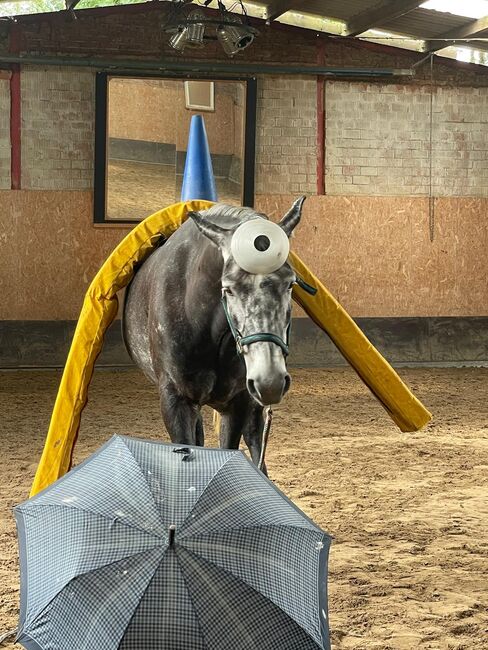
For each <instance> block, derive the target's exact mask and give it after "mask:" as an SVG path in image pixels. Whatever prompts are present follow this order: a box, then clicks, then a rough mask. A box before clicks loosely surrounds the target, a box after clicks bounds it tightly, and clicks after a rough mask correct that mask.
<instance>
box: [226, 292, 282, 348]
mask: <svg viewBox="0 0 488 650" xmlns="http://www.w3.org/2000/svg"><path fill="white" fill-rule="evenodd" d="M221 303H222V307H223V308H224V314H225V317H226V318H227V322H228V323H229V328H230V331H231V332H232V336H233V337H234V340H235V342H236V346H237V352H238V354H239V355H242V354H244V349H243V348H244V346H245V345H251V344H252V343H259V342H265V343H275V344H276V345H278V346H279V347H280V348H281V350H282V352H283V354H284V355H285V357H287V356H288V354H289V351H290V350H289V341H290V329H291V321H290V322H289V323H288V327H287V328H286V341H283V339H282V338H281V337H280V336H278V335H277V334H271V333H270V332H259V333H258V334H249V335H248V336H242V334H241V333H240V331H239V330H238V329H237V327H236V326H235V325H234V323H233V322H232V316H231V315H230V312H229V307H228V305H227V297H226V295H225V292H222V299H221Z"/></svg>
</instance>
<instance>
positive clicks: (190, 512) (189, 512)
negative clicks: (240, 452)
mask: <svg viewBox="0 0 488 650" xmlns="http://www.w3.org/2000/svg"><path fill="white" fill-rule="evenodd" d="M233 458H235V454H232V455H231V456H229V458H227V460H226V461H225V462H223V463H222V465H221V466H220V467H219V468H218V470H217V471H216V472H215V474H214V475H213V476H212V478H211V479H210V481H209V482H208V483H207V485H206V486H205V487H204V488H203V490H202V492H201V493H200V496H199V497H198V499H197V500H196V501H195V503H194V504H193V507H192V508H191V509H190V510H189V511H188V512H187V514H186V517H185V521H186V520H187V519H188V518H189V517H190V516H191V514H192V512H193V511H194V510H195V508H196V507H197V505H198V503H199V502H200V501H201V499H202V497H203V495H204V494H205V492H206V491H207V490H208V488H209V486H210V485H211V484H212V482H213V481H214V479H215V478H216V476H218V474H220V472H221V471H222V470H223V469H224V467H225V466H226V465H227V463H228V462H229V461H230V460H232V459H233ZM183 525H184V522H183Z"/></svg>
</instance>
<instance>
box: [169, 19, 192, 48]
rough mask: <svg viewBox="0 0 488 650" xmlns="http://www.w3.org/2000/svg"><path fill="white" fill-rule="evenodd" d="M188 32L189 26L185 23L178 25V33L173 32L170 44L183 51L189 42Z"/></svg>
mask: <svg viewBox="0 0 488 650" xmlns="http://www.w3.org/2000/svg"><path fill="white" fill-rule="evenodd" d="M187 32H188V28H187V27H185V26H184V25H178V27H177V31H176V34H173V36H172V37H171V38H170V39H169V44H170V45H171V47H172V48H173V49H175V50H178V52H183V50H184V49H185V46H186V43H187V38H188V36H187Z"/></svg>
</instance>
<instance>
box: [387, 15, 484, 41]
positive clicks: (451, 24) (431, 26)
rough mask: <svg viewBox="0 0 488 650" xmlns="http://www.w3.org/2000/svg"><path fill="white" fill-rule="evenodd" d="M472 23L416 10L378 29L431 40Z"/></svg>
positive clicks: (465, 19)
mask: <svg viewBox="0 0 488 650" xmlns="http://www.w3.org/2000/svg"><path fill="white" fill-rule="evenodd" d="M472 21H473V19H472V18H463V17H461V16H454V15H453V14H448V13H444V12H440V11H432V10H429V9H416V10H415V11H412V12H410V13H408V14H405V15H404V16H399V17H398V18H395V19H393V20H389V21H387V22H385V23H381V25H378V28H381V29H386V30H388V31H392V32H398V33H400V34H408V35H409V36H417V37H418V38H432V37H433V36H438V35H439V34H444V33H445V32H449V31H450V30H451V29H457V28H458V27H462V26H463V25H468V24H469V23H471V22H472Z"/></svg>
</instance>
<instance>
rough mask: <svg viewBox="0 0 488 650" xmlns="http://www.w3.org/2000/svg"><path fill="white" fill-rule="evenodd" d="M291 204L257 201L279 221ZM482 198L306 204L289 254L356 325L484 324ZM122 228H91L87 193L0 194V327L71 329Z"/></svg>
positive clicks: (486, 238) (487, 309) (485, 204)
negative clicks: (360, 320) (394, 321)
mask: <svg viewBox="0 0 488 650" xmlns="http://www.w3.org/2000/svg"><path fill="white" fill-rule="evenodd" d="M293 198H295V197H292V196H259V197H257V208H258V209H259V210H262V211H264V212H267V213H268V214H269V215H270V216H272V218H275V219H278V218H279V217H280V216H281V215H282V214H283V213H284V212H285V211H286V210H287V209H288V208H289V206H290V205H291V202H292V200H293ZM487 213H488V199H470V198H446V199H437V200H436V202H435V228H434V241H433V242H431V241H430V238H429V206H428V199H426V198H408V197H335V196H334V197H330V196H324V197H319V196H313V197H310V198H309V199H307V201H306V203H305V207H304V215H303V219H302V223H301V224H300V226H299V227H298V229H297V233H296V235H295V236H294V238H293V242H292V246H293V248H294V249H295V250H296V251H297V253H298V254H299V255H301V256H302V257H303V258H304V260H305V261H306V262H307V263H308V264H309V265H310V267H311V268H312V269H313V270H314V272H315V273H316V274H317V275H318V276H319V277H320V278H321V279H322V280H323V282H324V284H325V285H326V286H327V287H328V288H329V289H330V290H331V291H332V293H333V294H334V295H335V296H337V298H338V299H339V300H340V301H341V302H342V303H343V305H344V306H345V307H346V309H348V310H349V311H350V313H351V314H352V315H353V316H356V317H395V316H397V317H398V316H486V315H488V284H487V280H486V278H487V277H488V255H487V251H488V228H487V217H486V215H487ZM128 229H129V228H128V227H121V226H114V227H98V228H96V227H94V226H93V224H92V194H91V192H76V191H73V192H61V191H23V190H22V191H17V192H11V191H7V190H6V191H2V192H0V286H1V290H2V300H1V301H0V320H24V321H25V320H70V319H75V318H77V316H78V313H79V309H80V306H81V302H82V299H83V295H84V292H85V290H86V288H87V286H88V284H89V283H90V281H91V279H92V278H93V276H94V275H95V273H96V271H97V270H98V268H99V266H100V265H101V263H102V262H103V261H104V259H105V258H106V256H107V255H108V254H109V253H110V251H111V250H112V249H113V248H114V246H115V245H116V244H117V243H118V242H119V241H120V240H121V239H122V237H123V236H124V235H125V233H126V232H127V231H128Z"/></svg>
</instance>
